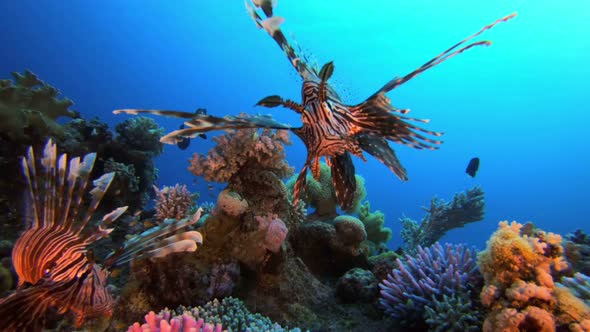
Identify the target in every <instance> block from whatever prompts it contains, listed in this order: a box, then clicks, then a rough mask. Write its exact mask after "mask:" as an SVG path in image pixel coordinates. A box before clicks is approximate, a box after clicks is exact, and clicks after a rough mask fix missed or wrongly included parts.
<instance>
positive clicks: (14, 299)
mask: <svg viewBox="0 0 590 332" xmlns="http://www.w3.org/2000/svg"><path fill="white" fill-rule="evenodd" d="M49 292H50V290H49V289H48V288H46V287H35V288H25V289H19V290H16V291H15V292H13V293H11V294H10V295H8V296H7V297H5V298H2V299H0V317H2V319H0V331H6V332H20V331H27V332H40V331H42V330H43V326H44V325H45V324H44V323H45V322H44V314H45V313H46V312H47V310H48V309H49V308H50V307H51V305H52V304H51V302H52V300H51V298H50V296H49Z"/></svg>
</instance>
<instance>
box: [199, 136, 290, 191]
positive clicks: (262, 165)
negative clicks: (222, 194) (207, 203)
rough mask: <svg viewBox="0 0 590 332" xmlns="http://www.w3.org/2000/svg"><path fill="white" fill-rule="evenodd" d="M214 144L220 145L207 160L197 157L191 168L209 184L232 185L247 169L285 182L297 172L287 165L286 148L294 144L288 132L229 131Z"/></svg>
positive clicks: (203, 156)
mask: <svg viewBox="0 0 590 332" xmlns="http://www.w3.org/2000/svg"><path fill="white" fill-rule="evenodd" d="M213 141H215V142H216V143H217V145H216V146H215V147H213V148H212V149H211V150H209V152H208V153H207V155H206V156H205V155H200V154H198V153H195V154H194V155H193V157H192V159H191V160H190V166H189V167H188V169H189V171H191V172H192V173H193V174H195V175H196V176H202V177H204V178H205V179H206V180H207V181H214V182H229V181H230V179H231V178H232V177H233V176H234V175H236V174H238V173H239V172H240V171H241V170H243V169H245V168H254V169H257V170H269V171H272V172H273V173H275V174H277V175H278V176H279V177H281V178H284V177H289V176H291V175H292V174H293V168H292V167H290V166H289V164H288V163H287V162H286V161H285V147H284V145H285V144H291V141H290V140H289V134H288V132H286V131H284V130H272V129H261V130H260V129H241V130H228V131H227V133H226V134H224V135H221V136H217V137H214V138H213Z"/></svg>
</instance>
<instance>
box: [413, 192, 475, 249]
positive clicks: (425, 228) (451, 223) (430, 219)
mask: <svg viewBox="0 0 590 332" xmlns="http://www.w3.org/2000/svg"><path fill="white" fill-rule="evenodd" d="M484 209H485V203H484V192H483V190H482V188H481V187H479V186H476V187H474V188H472V189H469V190H467V192H464V193H463V192H462V193H458V194H455V196H454V197H453V200H452V201H451V202H449V203H445V201H444V200H442V199H438V198H437V197H434V198H433V199H432V200H431V201H430V207H429V208H425V211H426V212H427V213H426V215H425V216H424V218H422V221H421V222H420V223H418V222H416V221H414V220H412V219H410V218H408V217H403V218H402V219H401V223H402V227H403V229H402V233H401V236H402V239H403V240H404V242H405V245H406V246H405V248H404V250H407V251H408V252H414V251H415V250H416V248H417V247H418V246H422V247H428V246H430V245H432V244H433V243H434V242H436V241H438V240H439V239H440V238H441V237H443V235H444V234H445V233H446V232H448V231H449V230H451V229H453V228H458V227H463V226H465V224H468V223H471V222H474V221H479V220H483V218H484Z"/></svg>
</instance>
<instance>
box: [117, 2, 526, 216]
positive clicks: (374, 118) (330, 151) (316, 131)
mask: <svg viewBox="0 0 590 332" xmlns="http://www.w3.org/2000/svg"><path fill="white" fill-rule="evenodd" d="M275 5H276V1H274V0H259V1H255V2H254V4H252V5H251V4H249V3H248V2H246V7H247V9H248V12H249V14H250V16H251V17H252V18H253V19H254V21H255V22H256V24H257V26H258V27H259V28H261V29H264V30H266V32H268V34H269V35H270V36H271V37H272V38H273V39H274V40H275V42H276V43H277V44H278V45H279V47H280V48H281V49H282V50H283V52H284V53H285V55H286V56H287V58H288V59H289V61H290V62H291V64H292V65H293V67H294V68H295V69H296V70H297V72H298V74H299V75H300V76H301V78H302V79H303V87H302V103H301V104H299V103H297V102H294V101H292V100H288V99H287V100H284V99H283V98H281V97H280V96H277V95H273V96H269V97H266V98H264V99H262V100H261V101H259V102H258V103H257V105H259V106H264V107H277V106H283V107H286V108H290V109H292V110H294V111H295V112H297V113H299V114H301V119H302V122H303V125H302V126H301V127H299V128H293V127H291V126H288V125H285V124H282V123H279V122H276V121H273V120H272V119H270V118H268V117H262V116H253V117H248V118H239V117H233V116H228V117H224V118H218V117H212V116H198V115H194V114H192V113H186V112H177V111H160V110H138V109H123V110H115V111H114V113H115V114H118V113H128V114H138V113H152V114H159V115H165V116H173V117H179V118H185V119H188V120H187V121H186V122H185V125H186V126H187V127H188V128H186V129H181V130H176V131H173V132H171V133H169V134H167V135H166V136H164V137H163V138H162V139H161V142H163V143H169V144H175V143H177V142H178V141H179V140H180V139H182V137H194V136H196V135H198V134H199V133H202V132H206V131H211V130H218V129H230V128H233V129H236V128H237V129H239V128H256V127H264V128H274V129H288V130H291V131H293V132H294V133H295V134H296V135H297V136H298V137H299V138H301V140H302V141H303V143H304V144H305V146H306V148H307V159H306V161H305V164H304V166H303V168H302V170H301V172H300V173H299V175H298V177H297V181H296V184H295V187H294V192H293V197H294V201H293V203H294V204H296V203H297V200H298V197H299V194H300V192H301V191H302V190H304V188H305V181H306V176H307V170H308V169H311V172H312V174H313V175H314V177H316V178H317V177H319V170H320V167H319V160H320V158H321V157H325V158H326V159H327V164H328V165H330V167H331V171H332V181H333V185H334V189H335V193H336V198H337V201H338V203H339V205H340V206H341V207H342V208H343V209H346V208H348V207H349V206H350V205H351V204H352V199H353V195H354V192H355V190H356V181H355V174H354V173H355V170H354V164H353V163H352V158H351V155H355V156H357V157H359V158H361V159H363V160H365V158H364V156H363V151H364V152H367V153H368V154H370V155H372V156H373V157H375V158H376V159H378V160H379V161H381V162H382V163H383V164H385V165H386V166H387V167H388V168H389V169H390V170H391V171H393V172H394V173H395V174H396V175H397V176H398V177H399V178H400V179H401V180H402V181H405V180H407V179H408V177H407V173H406V170H405V168H404V167H403V166H402V165H401V163H400V161H399V160H398V158H397V156H396V154H395V152H394V151H393V149H392V148H391V147H390V146H389V143H388V141H392V142H395V143H399V144H403V145H407V146H410V147H412V148H415V149H431V150H432V149H437V148H438V145H440V144H441V143H442V141H440V140H439V139H438V137H440V136H441V135H442V133H439V132H435V131H429V130H426V129H423V128H421V127H419V126H417V125H416V124H414V123H415V122H421V123H427V122H428V120H421V119H416V118H410V117H407V116H405V114H407V113H408V112H409V110H407V109H397V108H395V107H394V106H393V105H392V104H391V101H390V100H389V98H387V96H385V94H386V93H387V92H389V91H391V90H393V89H395V88H396V87H398V86H400V85H402V84H403V83H405V82H407V81H409V80H410V79H412V78H413V77H415V76H416V75H418V74H420V73H422V72H424V71H426V70H428V69H430V68H432V67H434V66H436V65H437V64H440V63H441V62H443V61H445V60H447V59H450V58H451V57H453V56H455V55H458V54H460V53H462V52H464V51H466V50H468V49H470V48H472V47H474V46H480V45H484V46H485V45H489V44H490V42H488V41H478V42H472V43H470V44H466V43H467V42H468V41H469V40H471V39H473V38H474V37H476V36H478V35H479V34H481V33H482V32H484V31H485V30H488V29H490V28H492V27H493V26H494V25H496V24H498V23H500V22H504V21H507V20H509V19H511V18H512V17H514V16H515V15H516V14H512V15H509V16H506V17H504V18H502V19H499V20H497V21H496V22H494V23H492V24H490V25H488V26H485V27H484V28H483V29H481V30H480V31H479V32H477V33H475V34H473V35H472V36H470V37H468V38H466V39H464V40H462V41H461V42H459V43H457V44H455V45H453V46H452V47H450V48H449V49H447V50H446V51H444V52H442V53H441V54H440V55H438V56H437V57H435V58H433V59H432V60H430V61H428V62H426V63H425V64H424V65H422V66H421V67H419V68H418V69H416V70H414V71H413V72H411V73H409V74H407V75H405V76H403V77H401V78H394V79H393V80H391V81H389V82H387V83H386V84H385V85H384V86H383V87H382V88H381V89H379V90H378V91H377V92H375V93H374V94H373V95H372V96H370V97H369V98H367V99H366V100H365V101H364V102H362V103H360V104H358V105H346V104H344V103H343V102H342V101H341V99H340V97H339V96H338V94H337V93H336V92H335V91H334V90H333V89H332V87H330V85H329V84H328V79H329V78H330V76H331V75H332V73H333V71H334V65H333V64H332V63H331V62H330V63H327V64H326V65H324V66H323V67H322V69H321V70H319V71H318V70H316V69H315V68H313V67H312V66H310V65H309V63H308V61H307V59H306V58H305V57H302V56H300V55H298V53H297V50H296V49H295V48H294V47H293V46H292V45H291V44H290V43H289V41H288V40H287V38H286V37H285V35H284V34H283V32H282V31H281V29H280V28H279V26H280V24H281V23H282V22H283V21H284V19H283V18H281V17H277V16H273V9H274V8H273V7H274V6H275ZM257 9H261V10H262V13H259V12H258V11H257ZM263 16H265V17H266V18H265V19H263V18H262V17H263ZM465 44H466V45H465Z"/></svg>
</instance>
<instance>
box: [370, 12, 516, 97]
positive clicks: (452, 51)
mask: <svg viewBox="0 0 590 332" xmlns="http://www.w3.org/2000/svg"><path fill="white" fill-rule="evenodd" d="M515 16H516V13H513V14H510V15H507V16H505V17H502V18H500V19H498V20H496V21H494V22H493V23H492V24H488V25H486V26H485V27H483V28H482V29H481V30H479V31H478V32H476V33H474V34H473V35H471V36H469V37H467V38H465V39H463V40H461V41H460V42H458V43H456V44H455V45H453V46H451V47H449V48H448V49H446V50H445V51H444V52H442V53H441V54H439V55H437V56H436V57H434V58H433V59H431V60H430V61H428V62H426V63H425V64H423V65H422V66H420V67H419V68H418V69H416V70H414V71H413V72H411V73H409V74H407V75H406V76H404V77H401V78H395V79H393V80H391V81H389V82H387V83H386V84H385V85H384V86H383V87H382V88H381V89H379V91H378V92H377V93H380V92H388V91H391V90H393V89H395V88H396V87H398V86H400V85H402V84H404V83H405V82H407V81H409V80H411V79H412V78H414V77H416V76H417V75H418V74H420V73H423V72H425V71H426V70H428V69H430V68H432V67H434V66H436V65H438V64H440V63H442V62H444V61H445V60H448V59H450V58H452V57H454V56H456V55H459V54H461V53H463V52H465V51H467V50H469V49H470V48H472V47H475V46H489V45H491V42H490V41H487V40H484V41H477V42H473V43H471V44H467V45H465V46H462V45H464V44H466V43H467V42H469V41H470V40H472V39H473V38H475V37H477V36H479V35H480V34H482V33H483V32H484V31H486V30H489V29H491V28H493V27H494V26H495V25H497V24H499V23H501V22H506V21H508V20H510V19H512V18H514V17H515ZM461 46H462V47H461ZM458 47H460V48H458ZM457 48H458V49H457Z"/></svg>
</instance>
